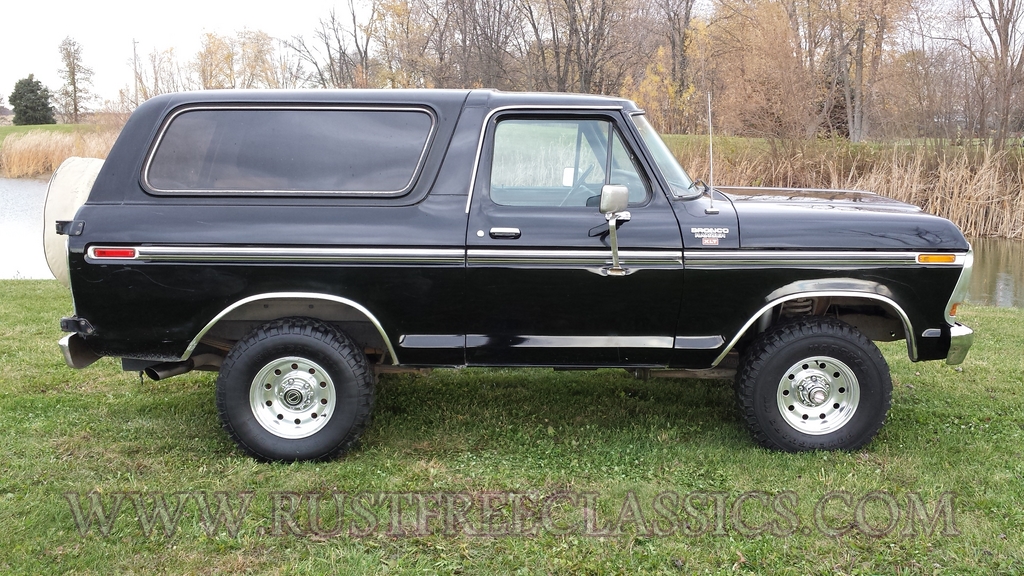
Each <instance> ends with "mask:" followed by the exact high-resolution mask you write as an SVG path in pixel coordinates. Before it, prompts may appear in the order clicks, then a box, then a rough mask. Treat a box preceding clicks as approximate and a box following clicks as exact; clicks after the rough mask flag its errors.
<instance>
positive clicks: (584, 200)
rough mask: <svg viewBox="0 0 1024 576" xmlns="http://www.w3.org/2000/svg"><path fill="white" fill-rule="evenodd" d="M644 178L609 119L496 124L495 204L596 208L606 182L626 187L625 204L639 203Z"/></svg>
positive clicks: (644, 193) (644, 189)
mask: <svg viewBox="0 0 1024 576" xmlns="http://www.w3.org/2000/svg"><path fill="white" fill-rule="evenodd" d="M609 142H610V143H611V145H610V146H609ZM644 182H645V181H644V179H643V178H642V177H641V176H640V173H639V171H638V170H637V167H636V163H635V162H634V161H633V157H632V155H631V154H630V153H629V151H628V150H627V148H626V147H625V145H624V144H623V142H622V139H621V137H620V136H619V134H618V132H616V131H615V128H614V126H613V125H612V123H611V122H608V121H605V120H565V119H550V120H543V119H530V120H525V119H510V120H503V121H501V122H499V123H498V125H497V126H496V127H495V130H494V151H493V160H492V164H491V181H490V195H491V200H492V201H493V202H494V203H495V204H499V205H503V206H551V207H563V206H576V207H580V206H590V207H597V206H598V204H599V202H600V196H601V187H602V186H604V185H605V184H622V185H625V186H628V187H629V196H630V202H631V203H642V202H643V201H644V200H646V199H647V194H648V191H647V187H646V185H645V183H644Z"/></svg>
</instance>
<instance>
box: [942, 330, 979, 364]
mask: <svg viewBox="0 0 1024 576" xmlns="http://www.w3.org/2000/svg"><path fill="white" fill-rule="evenodd" d="M971 344H974V330H971V329H970V328H968V327H967V326H964V325H963V324H959V323H958V324H956V325H955V326H953V327H952V328H950V329H949V353H947V354H946V364H960V363H961V362H963V361H964V359H965V358H967V351H968V350H970V349H971Z"/></svg>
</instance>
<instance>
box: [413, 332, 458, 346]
mask: <svg viewBox="0 0 1024 576" xmlns="http://www.w3.org/2000/svg"><path fill="white" fill-rule="evenodd" d="M398 345H399V346H401V347H402V348H465V347H466V335H465V334H403V335H401V336H399V337H398Z"/></svg>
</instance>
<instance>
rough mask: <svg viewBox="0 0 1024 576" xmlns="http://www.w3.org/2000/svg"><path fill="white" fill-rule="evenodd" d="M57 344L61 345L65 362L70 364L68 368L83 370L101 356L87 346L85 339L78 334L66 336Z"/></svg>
mask: <svg viewBox="0 0 1024 576" xmlns="http://www.w3.org/2000/svg"><path fill="white" fill-rule="evenodd" d="M57 345H58V346H60V351H61V354H63V355H64V363H65V364H67V365H68V368H74V369H76V370H81V369H82V368H85V367H86V366H89V365H91V364H92V363H93V362H95V361H97V360H99V359H100V358H101V356H99V355H98V354H96V353H95V352H93V351H92V349H90V348H89V347H88V346H86V344H85V341H84V340H83V339H82V337H81V336H79V335H78V334H68V335H66V336H64V337H63V338H61V339H60V341H58V342H57Z"/></svg>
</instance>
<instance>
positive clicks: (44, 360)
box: [0, 281, 1024, 574]
mask: <svg viewBox="0 0 1024 576" xmlns="http://www.w3.org/2000/svg"><path fill="white" fill-rule="evenodd" d="M70 311H71V303H70V298H69V296H68V293H67V292H66V291H65V290H64V289H63V288H62V287H61V286H60V285H59V284H57V283H56V282H54V281H0V342H2V343H3V346H2V348H0V366H2V367H3V370H2V371H0V414H3V416H4V427H3V430H4V434H3V435H2V437H0V450H2V452H3V453H4V454H5V457H6V458H5V460H6V461H5V463H4V465H3V468H2V471H0V526H2V527H3V531H2V533H0V572H4V573H7V572H10V573H53V572H62V573H70V574H75V573H95V574H105V573H139V572H145V573H148V572H169V573H218V572H230V573H234V572H253V573H281V574H324V573H338V574H354V573H410V574H411V573H417V574H419V573H460V574H502V573H523V574H615V573H621V574H640V573H644V574H705V573H709V574H719V573H720V574H755V573H756V574H897V573H899V574H940V573H942V574H965V573H973V574H991V573H1021V572H1022V571H1024V552H1022V549H1024V536H1022V528H1024V510H1022V506H1021V504H1022V502H1024V460H1022V452H1024V447H1022V440H1024V397H1022V388H1024V381H1022V375H1024V357H1022V354H1021V350H1022V345H1024V310H1019V309H997V308H982V307H967V308H965V309H963V310H962V312H961V316H962V317H963V319H964V321H965V322H966V323H968V324H969V325H971V326H972V327H973V328H975V330H976V332H977V334H978V338H977V341H976V344H975V347H974V349H973V350H972V351H971V353H970V355H969V357H968V359H967V362H966V363H964V364H963V365H962V370H959V369H956V368H954V367H950V366H946V365H945V364H942V363H938V362H931V363H923V364H913V363H911V362H909V361H908V360H907V359H906V355H905V347H904V346H903V345H902V343H891V344H886V345H885V346H884V347H883V352H884V353H885V356H886V358H887V359H888V361H889V363H890V365H891V367H892V372H893V382H894V392H893V407H892V411H891V413H890V418H889V422H888V423H887V424H886V426H885V427H884V428H883V430H882V432H881V433H880V434H879V436H878V437H877V438H876V439H875V441H874V442H873V443H872V444H870V445H869V446H868V447H867V448H866V449H865V450H862V451H859V452H856V453H850V454H846V453H808V454H780V453H775V452H769V451H766V450H763V449H761V448H758V447H756V446H755V445H754V444H753V443H752V442H751V440H750V439H749V437H748V435H747V433H746V431H745V430H744V429H743V427H742V426H741V423H740V422H739V420H738V418H737V416H736V415H735V412H734V407H733V398H732V393H731V390H730V387H729V386H728V385H727V384H725V383H720V382H712V381H696V380H685V381H674V380H651V381H649V382H641V381H637V380H633V379H631V378H629V377H627V376H626V375H625V374H624V373H623V372H622V371H610V370H609V371H597V372H553V371H546V370H518V371H516V370H467V371H450V370H438V371H435V372H433V373H432V374H431V375H430V376H427V377H422V376H420V377H414V376H392V377H385V378H383V379H382V381H381V382H380V384H379V387H378V401H377V407H376V412H375V421H374V423H373V425H372V426H371V428H370V430H369V431H368V433H367V434H366V436H365V437H364V442H363V444H362V446H361V447H360V448H358V449H357V450H356V451H355V452H353V453H352V454H350V455H349V456H348V457H346V458H345V459H342V460H339V461H335V462H329V463H303V464H292V465H286V464H267V463H259V462H255V461H253V460H251V459H250V458H247V457H245V456H243V455H242V454H241V453H240V452H239V450H238V449H236V448H235V447H234V445H233V444H232V443H231V441H230V440H229V439H228V437H227V436H226V434H225V433H224V432H223V431H222V430H221V429H220V426H219V423H218V420H217V415H216V411H215V408H214V376H213V375H212V374H210V373H191V374H187V375H184V376H180V377H175V378H171V379H168V380H165V381H161V382H150V381H146V382H145V383H140V382H139V379H138V376H137V375H135V374H126V373H123V372H121V371H120V370H119V367H118V366H117V365H116V364H115V362H114V361H112V360H109V359H105V360H101V361H100V362H99V363H97V364H96V365H94V366H93V367H90V368H88V369H86V370H83V371H73V370H70V369H68V368H66V367H65V366H64V363H63V360H62V359H61V357H60V353H59V352H58V350H57V347H56V341H57V340H58V338H59V337H60V335H61V334H60V332H59V329H58V328H57V321H58V319H59V318H60V316H62V315H67V314H69V313H70ZM332 490H336V491H339V492H343V493H345V494H349V495H357V494H364V493H365V494H375V493H423V494H430V493H438V492H440V493H451V494H454V493H459V492H466V493H470V494H473V495H476V496H479V495H481V494H484V493H494V494H501V493H509V492H514V493H527V494H538V495H540V496H546V495H551V494H556V493H557V492H558V491H568V492H570V493H573V494H583V493H595V494H597V495H598V496H596V502H597V503H598V505H597V514H598V517H599V518H600V522H601V523H607V522H611V523H614V522H615V519H616V518H618V517H619V514H620V511H621V509H622V508H623V503H624V502H625V503H629V502H632V499H631V497H630V496H629V494H630V492H632V493H633V494H635V496H636V501H637V502H638V503H639V504H640V509H641V512H642V514H643V515H644V516H645V520H646V524H648V525H650V524H653V523H654V520H655V519H657V518H658V517H657V516H656V515H655V513H654V512H653V509H652V502H653V501H654V499H655V496H656V495H657V494H658V493H660V492H663V491H671V492H674V493H676V494H680V495H683V496H685V495H687V494H690V493H694V494H695V498H697V497H699V496H700V494H710V493H721V496H709V497H708V498H709V500H707V502H706V503H705V504H707V506H709V507H710V509H713V508H714V502H715V500H714V499H715V498H720V499H722V502H724V503H725V505H726V508H727V509H731V507H732V506H733V504H734V503H735V501H736V500H737V499H738V498H739V497H740V496H741V495H742V494H744V493H747V492H749V491H763V492H765V493H767V496H766V497H767V498H768V499H769V500H768V501H769V502H774V503H776V504H778V503H779V502H782V504H784V505H787V507H789V508H792V509H793V511H794V512H795V514H796V515H797V516H798V517H799V519H800V525H801V527H806V528H809V529H810V530H808V531H807V532H808V533H806V534H805V533H804V531H803V530H798V531H797V532H796V533H795V534H792V535H788V536H781V535H773V534H771V533H768V532H765V533H762V534H759V535H750V534H744V532H743V530H742V527H741V526H740V527H737V525H735V524H734V523H733V522H732V520H731V512H729V511H728V510H726V514H725V517H726V521H725V523H724V528H725V530H724V534H716V530H715V529H714V524H715V521H714V518H715V514H714V512H710V511H705V512H702V514H701V515H700V518H702V519H703V520H702V521H703V522H705V523H707V524H708V526H707V527H708V528H709V529H710V530H709V531H708V533H705V534H703V535H692V534H674V535H669V536H661V535H657V534H654V533H644V530H642V529H641V527H640V526H639V522H637V521H635V520H631V519H630V518H629V515H628V514H627V515H626V516H625V517H624V521H623V522H622V534H619V535H614V536H606V537H600V538H598V537H592V536H587V535H584V534H581V533H580V532H582V530H576V531H574V533H570V534H566V535H557V534H553V533H552V532H551V531H549V530H543V529H542V530H540V533H539V534H538V535H536V536H532V537H531V536H496V537H488V536H468V535H464V534H449V535H446V534H444V533H443V527H444V520H443V519H442V520H438V519H436V518H435V519H428V524H427V526H428V527H429V528H430V531H431V533H430V534H429V535H426V536H412V535H391V534H389V533H388V530H387V528H388V527H387V526H386V525H384V526H380V527H378V529H377V530H376V531H373V533H371V534H370V535H367V536H362V537H353V536H350V535H348V534H343V535H337V536H331V535H327V536H324V535H317V534H313V533H311V532H310V531H309V530H308V528H304V527H305V524H304V523H305V522H306V517H307V514H306V512H305V510H306V503H307V502H308V498H307V499H304V500H301V501H300V509H301V510H300V511H298V512H296V513H295V514H293V516H294V517H295V520H296V524H297V526H299V528H303V529H304V530H305V532H304V533H303V534H302V535H294V534H291V533H290V532H289V531H288V530H287V526H288V520H289V518H287V517H286V516H282V515H281V514H279V515H278V522H277V525H278V528H279V529H278V530H276V531H275V522H274V513H273V509H274V503H273V502H274V498H275V494H276V495H277V500H278V502H279V505H278V508H279V509H281V506H283V505H284V504H287V503H288V498H289V497H288V496H287V495H286V494H284V493H285V492H291V493H296V494H304V493H319V494H325V495H326V494H328V493H330V492H331V491H332ZM90 491H99V493H100V494H101V498H103V499H104V500H103V502H104V503H106V504H108V505H109V504H110V503H112V502H113V498H115V497H116V496H117V495H118V494H122V493H127V492H137V493H139V498H141V500H140V502H141V503H142V504H143V505H144V507H148V506H151V505H152V503H153V495H154V494H155V493H163V494H166V496H167V498H168V499H169V500H171V501H173V498H174V497H173V494H174V493H176V492H182V491H185V492H190V493H196V492H199V493H203V494H208V495H209V497H210V499H214V495H213V493H214V492H215V491H226V492H229V493H232V494H237V493H239V492H243V491H251V492H252V493H253V495H252V497H251V502H250V506H249V509H248V512H247V515H246V516H245V518H244V520H243V522H242V524H241V527H240V530H239V531H238V533H237V534H236V535H234V536H232V535H231V534H230V533H229V532H228V531H227V530H225V529H223V528H221V529H218V530H214V533H213V536H208V535H207V534H206V533H205V532H204V530H203V526H202V524H201V521H200V516H199V514H198V507H197V506H196V505H195V502H194V501H192V500H189V501H186V504H185V506H184V508H183V509H184V513H183V514H182V516H181V519H180V523H179V527H178V530H177V532H176V533H175V534H174V535H173V536H171V537H167V536H165V535H164V534H163V533H162V532H161V529H159V528H156V529H155V530H153V531H152V532H151V533H150V534H149V535H146V534H145V533H144V530H143V529H142V528H140V524H139V522H138V521H137V519H136V517H135V513H134V508H133V505H132V504H131V501H130V497H129V500H126V501H125V503H124V505H123V507H122V510H121V514H120V515H119V516H118V517H117V519H116V520H115V521H114V523H113V525H112V531H111V533H110V535H109V536H107V537H104V536H103V535H102V534H100V533H99V532H98V530H96V529H95V527H94V529H93V530H92V531H91V532H89V533H88V534H87V535H85V536H82V535H80V534H79V532H78V530H77V529H76V526H75V523H74V520H73V516H72V513H71V509H70V507H69V504H68V501H67V500H66V499H65V496H64V494H65V493H71V494H72V496H73V497H74V498H82V499H83V500H82V506H83V507H84V508H85V509H88V502H87V501H85V500H84V498H85V497H86V494H87V493H88V492H90ZM786 491H790V492H792V493H793V494H794V495H795V497H796V498H797V499H798V503H797V504H795V505H792V504H786V503H787V502H789V501H788V500H786V498H789V497H790V496H785V495H783V496H779V495H780V494H782V493H784V492H786ZM833 491H845V492H848V493H850V494H851V495H852V498H853V501H854V502H857V501H859V500H860V499H862V498H863V497H865V496H866V495H872V494H878V492H876V491H885V492H887V493H889V494H891V495H892V497H893V498H894V501H895V502H896V503H897V505H898V509H901V510H904V511H905V508H906V507H905V503H906V501H907V498H908V494H909V493H911V492H913V493H917V494H919V495H920V498H921V500H923V501H924V503H925V504H926V505H927V506H928V507H929V510H931V509H932V507H933V506H934V505H935V503H936V502H938V501H939V500H940V497H941V494H943V493H947V492H950V493H953V494H955V497H956V498H955V501H954V504H953V506H952V510H953V512H954V517H955V522H956V528H957V529H958V531H959V535H949V534H948V533H943V532H942V530H941V529H940V530H937V531H935V532H934V533H931V534H930V535H929V534H928V531H927V530H921V529H919V530H917V531H916V532H917V533H916V534H912V535H907V534H905V529H906V528H907V526H908V523H907V520H906V515H905V513H904V515H903V516H901V518H900V519H899V523H898V529H897V530H896V531H894V532H892V533H890V534H888V535H886V536H883V537H871V536H867V535H864V534H861V533H859V532H857V531H854V532H851V533H849V534H847V535H844V536H840V537H832V536H828V535H826V534H823V533H822V532H821V531H819V530H817V529H815V524H814V508H815V504H816V503H817V502H818V501H820V499H821V498H822V497H823V496H824V495H825V494H826V493H829V492H833ZM873 497H874V496H868V501H870V499H871V498H873ZM580 498H581V500H580V503H579V505H577V506H573V505H569V504H567V503H566V502H564V501H563V502H562V503H561V504H562V505H560V506H555V507H553V508H552V514H553V518H554V520H555V521H556V523H560V522H563V521H569V520H573V519H578V517H579V514H580V510H581V509H582V507H583V503H584V501H583V500H582V499H583V498H584V497H583V496H581V497H580ZM879 498H884V497H879ZM233 502H236V503H237V502H238V500H237V499H236V500H233ZM364 502H367V500H365V497H364ZM390 502H391V501H384V502H383V503H381V504H379V505H378V504H368V505H367V507H368V509H370V510H371V511H372V512H373V513H374V514H377V515H378V516H379V515H381V514H386V513H387V511H388V509H389V508H388V507H389V506H390ZM880 502H882V500H876V501H874V504H873V505H871V506H868V507H867V510H868V512H869V515H868V517H867V521H869V522H874V523H876V524H875V525H881V524H882V523H883V522H882V520H884V515H880V514H879V511H880V510H882V509H883V508H882V507H881V506H880ZM282 503H283V504H282ZM832 504H835V502H833V503H832ZM698 508H701V507H700V506H698ZM626 509H627V512H628V511H629V507H628V506H626ZM502 510H503V512H504V513H505V514H506V516H508V514H509V508H508V507H505V508H502ZM701 510H703V508H701ZM744 510H745V515H744V518H746V521H747V523H748V524H750V525H756V524H759V523H760V522H762V521H766V520H767V521H771V520H774V521H776V522H777V523H779V522H780V521H781V520H782V519H784V516H783V515H780V514H779V513H777V512H776V511H773V510H772V509H771V508H765V507H763V506H762V505H760V504H759V503H758V502H756V501H755V502H753V503H750V502H748V504H747V506H746V508H745V509H744ZM828 510H829V511H830V514H831V515H830V516H828V521H829V522H838V520H839V519H848V518H846V516H850V517H852V514H853V512H849V514H846V513H847V512H848V511H847V510H846V509H845V506H844V505H839V506H836V507H829V508H828ZM346 514H347V512H346ZM413 515H414V514H413ZM327 516H328V518H327V519H326V520H325V522H326V523H328V524H330V514H328V515H327ZM833 516H836V517H833ZM476 517H477V516H473V515H472V514H470V520H471V521H472V520H473V519H474V518H476ZM409 518H410V519H408V520H407V523H406V526H407V527H408V528H410V529H411V526H412V524H413V523H414V520H412V519H411V517H409ZM880 518H881V520H880ZM708 519H710V522H707V521H708ZM506 520H507V517H506ZM527 524H530V521H529V519H528V520H527ZM662 524H664V523H662ZM361 526H364V525H361ZM786 526H787V525H786V524H785V522H781V523H780V524H779V527H780V528H785V527H786ZM555 527H557V526H555ZM947 528H950V527H947ZM777 531H779V530H777ZM782 531H784V530H782Z"/></svg>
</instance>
